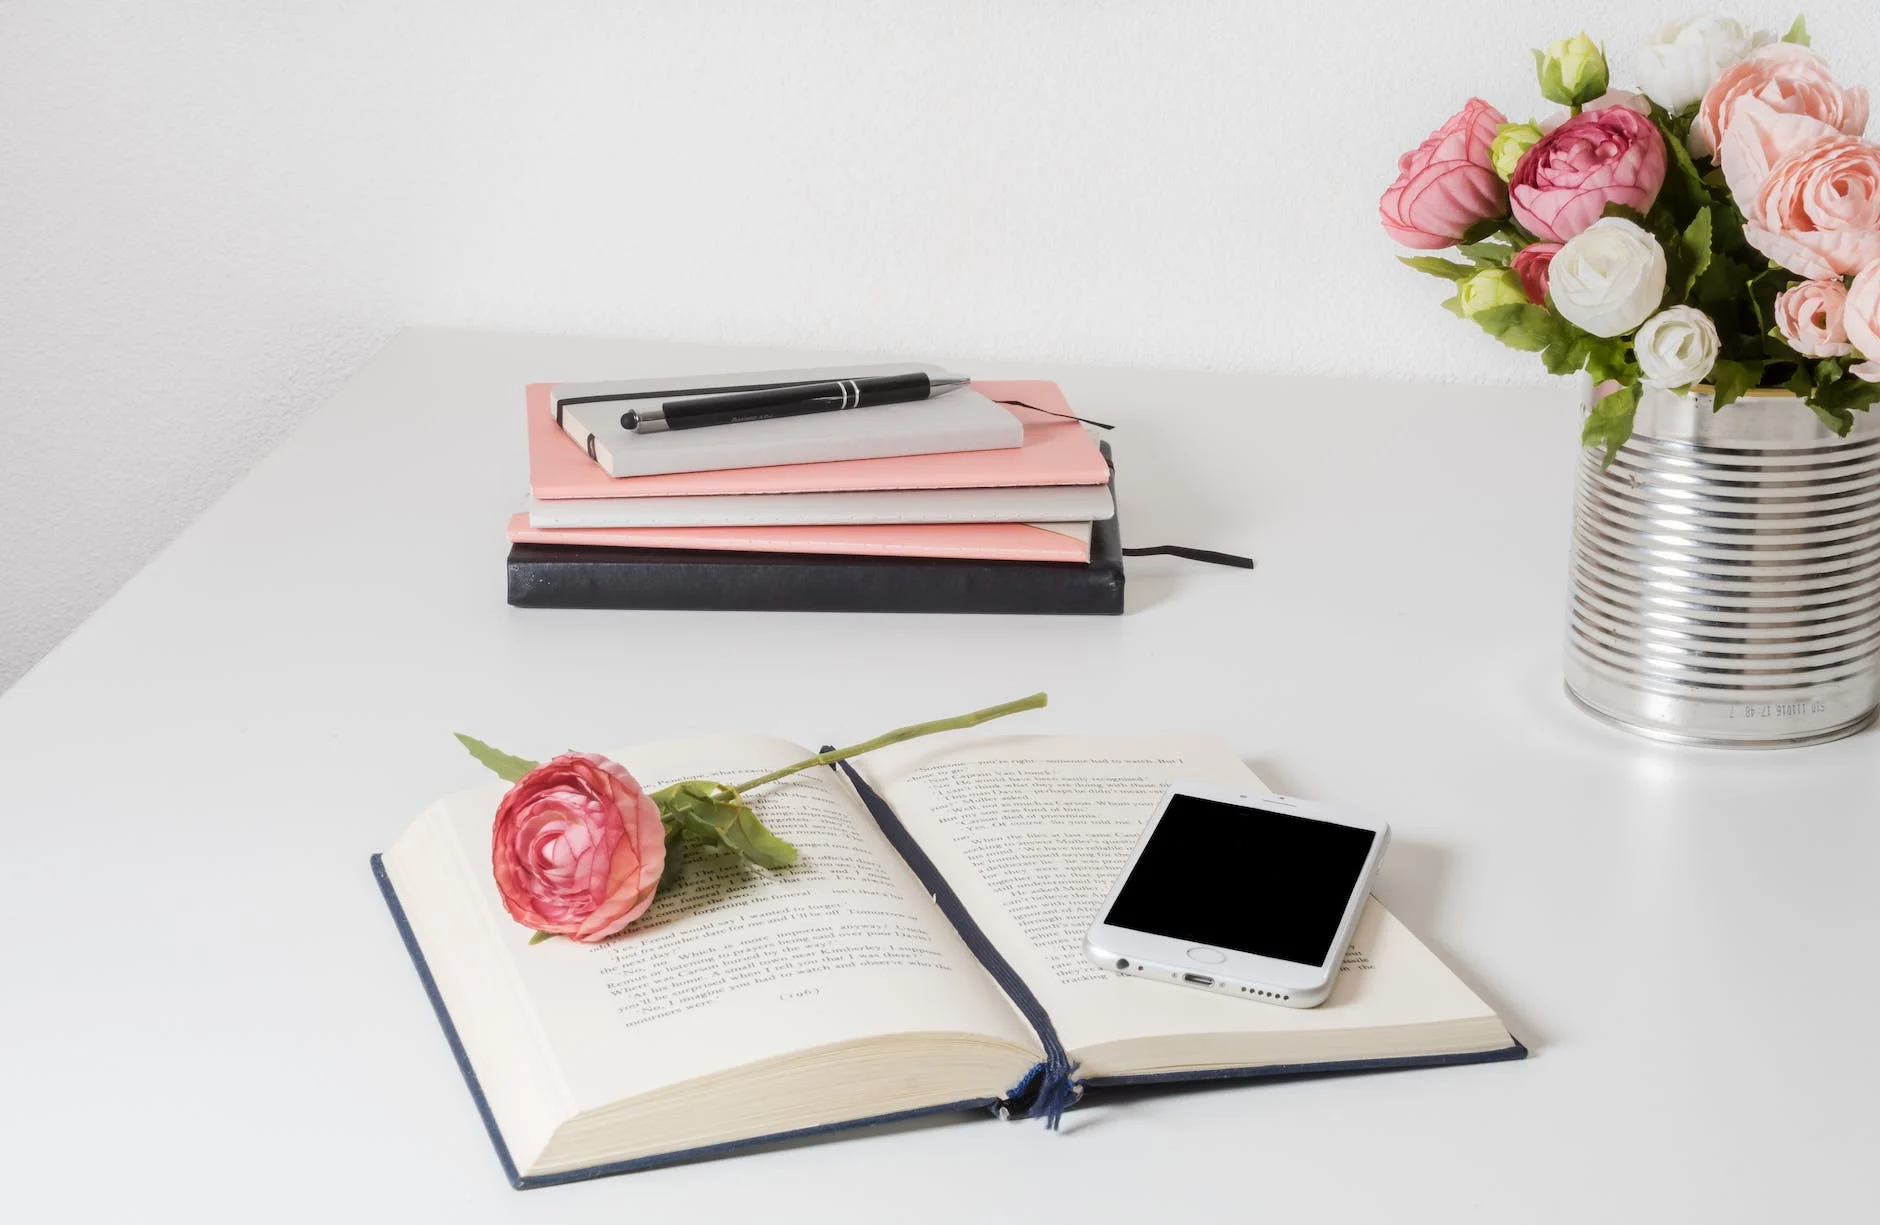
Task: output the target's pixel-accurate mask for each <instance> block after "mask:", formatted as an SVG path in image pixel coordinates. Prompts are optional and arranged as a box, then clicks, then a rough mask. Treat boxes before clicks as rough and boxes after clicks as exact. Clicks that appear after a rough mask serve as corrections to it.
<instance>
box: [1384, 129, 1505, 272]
mask: <svg viewBox="0 0 1880 1225" xmlns="http://www.w3.org/2000/svg"><path fill="white" fill-rule="evenodd" d="M1506 122H1508V120H1507V117H1506V116H1504V115H1503V114H1502V113H1501V112H1500V111H1498V110H1496V109H1495V108H1494V107H1492V106H1490V105H1489V104H1488V103H1486V102H1484V101H1482V100H1481V99H1480V98H1471V99H1469V101H1468V104H1467V105H1465V106H1464V107H1463V108H1462V109H1461V110H1459V111H1457V112H1456V113H1455V114H1454V115H1452V116H1450V119H1449V122H1447V123H1445V124H1444V125H1443V126H1442V127H1440V128H1438V129H1436V131H1434V132H1432V133H1430V136H1429V139H1427V140H1425V141H1424V142H1423V143H1422V144H1420V145H1418V146H1417V147H1416V148H1414V149H1412V150H1411V151H1410V152H1408V153H1406V154H1404V155H1403V156H1402V157H1401V158H1399V159H1398V160H1397V178H1396V181H1395V182H1393V183H1392V184H1391V185H1390V186H1389V187H1388V188H1386V189H1385V191H1384V198H1383V199H1382V200H1380V201H1378V206H1377V211H1378V215H1379V216H1380V217H1381V218H1382V220H1383V222H1384V229H1385V230H1386V231H1388V232H1389V234H1390V236H1391V237H1392V238H1395V239H1396V240H1397V241H1398V242H1400V243H1402V244H1404V245H1405V246H1406V247H1420V248H1423V249H1425V250H1432V251H1433V250H1437V249H1439V248H1442V247H1448V246H1454V245H1455V244H1456V242H1457V241H1459V240H1460V239H1461V238H1462V236H1463V234H1465V233H1466V232H1467V231H1468V229H1469V227H1470V226H1472V225H1474V224H1475V223H1476V222H1478V221H1483V220H1487V219H1488V218H1491V217H1502V216H1506V215H1507V212H1508V194H1507V189H1506V188H1505V187H1504V186H1503V185H1502V181H1501V176H1499V175H1497V174H1496V173H1495V168H1494V166H1493V164H1491V163H1490V161H1489V158H1488V147H1489V145H1491V144H1492V143H1494V140H1495V129H1496V128H1498V127H1500V126H1501V125H1502V124H1504V123H1506Z"/></svg>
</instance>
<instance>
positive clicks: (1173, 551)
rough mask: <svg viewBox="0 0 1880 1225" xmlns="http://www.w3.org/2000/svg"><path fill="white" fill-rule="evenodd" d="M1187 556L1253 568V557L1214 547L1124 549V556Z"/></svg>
mask: <svg viewBox="0 0 1880 1225" xmlns="http://www.w3.org/2000/svg"><path fill="white" fill-rule="evenodd" d="M1158 555H1162V556H1168V557H1185V558H1187V559H1188V560H1189V561H1201V562H1207V563H1208V564H1209V565H1211V566H1232V567H1234V568H1235V569H1236V570H1251V569H1253V565H1254V562H1253V558H1251V557H1242V556H1240V554H1238V553H1216V552H1215V551H1214V550H1213V549H1191V548H1189V547H1188V546H1187V545H1182V544H1157V545H1150V546H1149V547H1147V548H1142V549H1124V550H1123V556H1124V557H1155V556H1158Z"/></svg>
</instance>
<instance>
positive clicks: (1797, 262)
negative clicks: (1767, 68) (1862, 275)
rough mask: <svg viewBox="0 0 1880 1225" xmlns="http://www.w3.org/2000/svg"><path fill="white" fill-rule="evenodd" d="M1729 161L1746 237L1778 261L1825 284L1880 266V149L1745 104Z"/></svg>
mask: <svg viewBox="0 0 1880 1225" xmlns="http://www.w3.org/2000/svg"><path fill="white" fill-rule="evenodd" d="M1723 159H1724V164H1725V170H1724V177H1725V180H1726V181H1727V182H1728V183H1729V185H1730V189H1731V193H1732V194H1733V195H1736V200H1737V205H1738V206H1739V207H1740V208H1741V209H1742V210H1743V237H1744V238H1746V239H1747V240H1748V241H1749V244H1750V246H1752V247H1755V248H1756V249H1757V250H1758V251H1761V252H1762V253H1763V254H1764V255H1767V256H1768V257H1769V258H1770V259H1772V260H1774V261H1775V262H1776V263H1778V264H1781V265H1782V266H1783V267H1784V268H1787V269H1788V270H1789V271H1790V272H1793V273H1795V274H1797V275H1798V276H1805V277H1809V278H1811V279H1815V280H1821V279H1824V278H1828V277H1841V276H1852V275H1853V274H1855V273H1857V272H1859V271H1861V270H1862V269H1863V268H1865V267H1867V266H1868V265H1869V264H1871V263H1873V262H1874V261H1875V260H1880V148H1875V147H1874V146H1873V145H1870V144H1868V143H1867V142H1865V141H1863V140H1859V139H1857V138H1855V137H1852V136H1844V135H1842V134H1841V133H1840V132H1838V131H1836V130H1835V129H1833V128H1831V127H1829V126H1828V125H1827V124H1824V123H1821V122H1820V121H1818V120H1814V119H1809V118H1807V117H1805V116H1801V115H1789V114H1777V113H1776V112H1773V111H1771V110H1769V109H1768V108H1767V107H1764V106H1761V105H1760V104H1757V103H1746V104H1745V105H1744V106H1743V107H1742V108H1741V110H1740V111H1739V114H1738V117H1737V120H1736V124H1735V126H1733V127H1732V128H1731V129H1730V131H1729V132H1728V133H1727V134H1726V135H1725V136H1724V138H1723ZM1765 164H1766V165H1767V171H1766V172H1765V171H1764V169H1763V167H1764V166H1765ZM1739 192H1740V193H1741V194H1738V193H1739Z"/></svg>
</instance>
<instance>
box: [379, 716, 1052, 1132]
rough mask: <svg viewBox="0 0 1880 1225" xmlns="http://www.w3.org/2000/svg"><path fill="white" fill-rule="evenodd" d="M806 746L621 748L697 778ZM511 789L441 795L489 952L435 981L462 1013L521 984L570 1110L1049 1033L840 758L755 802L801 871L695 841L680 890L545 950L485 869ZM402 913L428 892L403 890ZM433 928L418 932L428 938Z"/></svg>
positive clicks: (665, 775) (678, 775)
mask: <svg viewBox="0 0 1880 1225" xmlns="http://www.w3.org/2000/svg"><path fill="white" fill-rule="evenodd" d="M809 755H810V754H809V752H808V751H807V750H804V749H802V748H799V747H798V746H795V745H790V744H785V743H782V742H779V741H770V740H761V739H754V738H738V737H714V738H711V739H707V740H694V741H679V742H672V743H667V744H659V745H652V746H646V747H642V748H638V749H632V750H628V751H626V752H623V753H620V754H618V755H616V756H615V757H614V759H615V760H616V761H619V762H620V763H621V764H622V765H625V766H626V767H627V768H628V769H629V770H630V771H632V772H633V773H634V775H635V777H636V778H637V779H638V780H639V781H640V783H641V784H642V786H644V787H645V788H646V789H647V790H648V791H652V790H656V789H658V788H660V787H663V786H665V785H667V784H669V783H673V782H679V781H683V780H686V779H695V778H703V779H711V780H714V781H718V782H732V783H735V782H740V781H743V780H744V779H748V778H752V777H755V776H757V775H759V774H763V773H765V772H767V771H769V770H772V769H774V768H776V767H779V766H782V765H786V764H789V763H790V762H792V761H795V760H800V759H801V758H803V757H806V756H809ZM503 792H504V787H503V786H502V785H501V784H497V785H494V786H491V787H486V788H480V789H478V790H477V791H474V792H468V793H463V794H462V795H460V796H456V797H452V798H451V799H450V800H449V801H447V802H446V803H445V805H444V808H443V815H442V819H443V820H444V821H445V822H446V824H447V827H448V829H447V833H448V836H447V837H445V838H443V839H441V840H440V841H441V842H442V844H443V845H444V846H445V847H446V851H444V852H442V853H444V854H448V855H450V856H452V857H454V859H455V868H454V872H453V876H454V877H455V878H456V879H458V880H460V881H462V882H463V886H462V888H463V891H464V893H465V897H466V901H465V906H466V909H467V910H468V912H469V918H470V919H471V920H472V921H473V922H474V924H475V926H476V928H477V929H479V931H480V935H481V939H482V941H483V944H484V947H485V948H486V949H488V950H490V951H491V953H492V955H491V956H487V957H485V958H484V959H483V960H482V961H479V962H478V963H477V964H478V965H479V966H482V967H483V968H484V976H486V977H487V979H488V981H487V983H485V984H484V985H483V986H481V987H478V986H475V985H473V984H462V983H453V984H441V985H444V986H445V987H446V991H445V994H446V1000H447V1002H448V1003H450V1004H451V1005H452V1007H453V1011H454V1010H455V1008H456V1007H457V1003H458V1001H456V1000H452V999H450V995H451V993H452V989H453V988H454V989H455V990H456V992H457V993H458V994H459V995H462V994H464V993H465V992H470V991H476V990H493V991H511V992H515V993H518V994H519V995H520V996H521V998H523V999H525V1000H526V1001H527V1002H528V1004H529V1006H530V1009H531V1010H532V1012H533V1014H534V1021H535V1024H536V1025H537V1027H538V1028H539V1030H540V1034H541V1038H542V1041H543V1043H544V1044H545V1045H546V1047H547V1049H549V1050H550V1051H551V1052H552V1053H553V1056H554V1059H555V1061H556V1062H557V1063H558V1064H559V1066H560V1067H561V1068H562V1070H563V1077H564V1080H565V1082H566V1088H567V1095H568V1100H569V1102H570V1104H571V1105H572V1107H573V1109H574V1110H577V1111H579V1110H588V1109H593V1108H597V1107H600V1106H603V1105H607V1104H609V1103H612V1102H616V1101H619V1100H622V1099H625V1098H629V1097H633V1096H636V1095H639V1094H643V1093H647V1092H650V1091H653V1090H655V1089H659V1088H663V1087H666V1086H670V1085H674V1084H679V1083H682V1082H685V1081H688V1080H691V1079H694V1078H697V1077H700V1076H707V1075H712V1074H715V1073H721V1072H725V1071H727V1070H730V1069H733V1068H737V1067H740V1066H742V1065H744V1064H748V1063H754V1062H757V1061H760V1060H764V1059H768V1058H771V1057H774V1056H778V1055H783V1054H788V1053H791V1052H796V1051H802V1050H807V1049H811V1048H814V1047H820V1046H825V1045H828V1044H831V1043H838V1042H845V1041H851V1040H855V1039H861V1038H869V1037H877V1036H881V1035H885V1034H900V1033H939V1032H946V1033H971V1034H984V1035H989V1036H992V1037H994V1038H997V1039H1001V1040H1008V1041H1010V1042H1011V1043H1012V1044H1014V1045H1015V1046H1020V1047H1023V1048H1024V1049H1025V1050H1028V1051H1029V1050H1036V1048H1037V1040H1036V1037H1035V1035H1033V1033H1032V1032H1031V1030H1030V1028H1029V1027H1028V1026H1027V1025H1026V1024H1025V1023H1024V1021H1023V1019H1022V1018H1021V1017H1019V1016H1018V1015H1017V1013H1016V1012H1015V1011H1014V1010H1013V1008H1012V1007H1011V1005H1010V1003H1009V1002H1008V1001H1007V1000H1006V999H1005V997H1004V996H1003V995H1002V994H1001V993H1000V992H999V990H998V989H997V987H995V986H994V985H993V983H992V981H991V979H990V978H989V977H988V976H987V975H986V974H985V972H984V971H983V970H982V969H981V968H980V966H979V963H978V962H977V961H976V960H975V959H974V957H973V955H972V953H971V952H970V951H968V950H967V949H966V947H965V946H964V944H963V943H962V942H961V941H960V939H959V937H958V936H957V935H956V934H955V933H954V931H953V929H952V927H951V926H950V925H949V924H948V923H947V922H946V920H945V918H944V917H943V916H941V915H940V913H939V911H938V909H937V908H936V907H935V906H934V904H933V901H932V899H930V898H929V897H928V896H927V895H926V893H925V891H924V890H923V889H922V888H921V886H920V884H919V882H918V881H917V880H916V879H915V878H914V876H913V874H912V872H911V871H909V870H908V868H907V867H906V865H905V864H903V863H902V862H901V860H900V858H899V857H898V856H897V855H896V854H895V853H894V851H893V849H892V848H891V847H889V846H888V844H887V843H886V841H885V839H883V837H882V835H881V833H880V831H879V830H878V829H877V828H876V826H875V824H874V822H873V821H872V820H871V819H870V818H869V816H868V814H867V813H866V811H864V810H863V809H862V808H861V806H860V804H859V803H858V802H857V801H856V799H855V796H854V794H853V792H852V791H851V790H850V788H849V787H848V785H847V783H846V781H844V780H842V779H839V778H838V777H836V776H835V775H834V774H833V773H832V772H831V771H829V770H828V769H826V768H824V769H818V770H812V771H805V772H804V773H802V774H798V775H794V776H792V777H790V778H788V779H785V780H783V781H782V782H780V783H776V784H772V785H770V786H767V787H765V788H763V789H762V790H760V791H758V792H756V793H755V794H753V795H752V797H751V801H752V806H753V808H754V809H755V810H756V811H757V813H758V815H759V816H760V818H761V819H762V820H763V821H764V823H765V824H766V825H768V826H769V827H770V828H771V829H772V830H773V831H774V832H776V833H777V835H778V836H779V837H782V838H786V839H788V840H789V841H791V842H793V843H794V844H795V845H796V847H797V850H798V852H799V855H800V859H799V862H798V864H797V865H796V866H795V867H793V868H790V869H787V870H781V871H775V872H770V871H765V870H763V869H760V868H756V867H752V866H750V865H748V864H746V863H744V862H743V861H742V860H740V859H737V858H736V857H734V856H731V855H729V854H722V853H720V854H700V855H696V856H695V857H693V858H692V859H690V860H689V861H688V863H687V867H686V872H685V876H684V879H683V882H682V883H681V884H680V885H679V886H678V887H676V888H673V889H670V890H669V891H666V890H663V891H662V892H661V894H660V895H659V897H658V899H657V900H656V901H655V902H654V904H653V906H652V908H651V909H649V910H648V911H647V913H646V914H645V915H643V916H642V917H641V918H640V919H639V920H637V921H636V922H635V923H634V924H633V925H632V926H631V927H629V928H628V929H627V930H626V931H625V932H624V933H622V934H621V935H619V936H616V937H613V938H612V939H610V940H608V941H606V942H604V943H601V944H593V945H588V944H578V943H575V942H573V941H570V940H566V939H559V938H558V939H553V940H548V941H545V942H543V943H541V944H537V945H533V946H532V945H530V944H529V937H530V934H531V933H530V932H529V931H528V929H526V928H524V927H522V926H521V925H519V924H517V923H516V922H515V921H514V920H513V919H511V918H510V917H509V915H508V913H507V912H506V911H505V910H504V909H503V907H502V903H501V899H500V897H499V895H498V894H497V891H496V887H495V884H494V881H493V880H492V878H491V874H490V867H489V856H490V848H489V843H490V823H491V818H492V816H493V814H494V812H495V809H496V805H497V803H498V801H499V800H500V799H501V797H502V795H503ZM388 858H389V857H388ZM396 879H397V878H395V880H396ZM427 900H428V899H427ZM407 909H408V910H414V909H416V907H414V906H413V905H412V904H411V902H410V901H409V900H408V902H407ZM414 926H416V921H415V917H414ZM434 926H435V925H434ZM437 938H438V937H437V936H436V935H435V934H434V933H427V932H423V931H421V932H420V941H421V943H425V942H428V941H431V940H434V939H437ZM427 947H428V946H427ZM471 1058H472V1063H473V1064H475V1063H477V1062H478V1052H476V1051H474V1050H472V1051H471Z"/></svg>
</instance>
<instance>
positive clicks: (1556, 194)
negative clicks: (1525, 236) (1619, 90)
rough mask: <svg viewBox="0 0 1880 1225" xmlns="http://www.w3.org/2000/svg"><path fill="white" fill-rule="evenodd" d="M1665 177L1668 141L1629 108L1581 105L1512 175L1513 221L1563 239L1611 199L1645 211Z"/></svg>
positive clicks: (1556, 239)
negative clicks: (1584, 108) (1589, 108)
mask: <svg viewBox="0 0 1880 1225" xmlns="http://www.w3.org/2000/svg"><path fill="white" fill-rule="evenodd" d="M1664 182H1665V140H1664V137H1663V136H1660V135H1659V134H1658V127H1657V125H1656V124H1654V123H1653V122H1652V121H1651V118H1650V117H1649V116H1646V115H1641V114H1639V113H1638V112H1637V111H1635V110H1633V109H1632V108H1631V107H1629V106H1608V107H1604V108H1602V109H1600V110H1596V111H1582V112H1580V113H1579V114H1578V115H1575V116H1574V117H1573V118H1571V119H1569V120H1567V121H1566V122H1565V123H1563V124H1561V125H1560V126H1559V127H1557V128H1555V129H1554V130H1553V131H1551V132H1549V133H1548V134H1547V135H1546V136H1543V137H1542V138H1541V139H1540V140H1539V141H1538V142H1536V143H1535V145H1534V147H1533V148H1531V149H1529V150H1528V151H1527V152H1526V153H1525V154H1523V155H1522V157H1521V161H1520V163H1519V164H1518V165H1516V166H1515V168H1514V177H1513V178H1512V179H1510V180H1508V203H1509V205H1510V207H1511V208H1513V210H1514V219H1515V220H1516V221H1518V222H1520V223H1521V224H1522V226H1523V227H1525V228H1526V230H1527V231H1528V233H1530V234H1532V235H1534V237H1536V238H1540V239H1545V240H1547V241H1549V242H1565V241H1567V239H1569V238H1572V237H1573V236H1574V235H1575V234H1578V233H1579V232H1580V231H1581V230H1584V229H1585V228H1586V227H1587V226H1589V225H1592V224H1593V223H1594V222H1595V221H1598V220H1599V218H1600V216H1601V214H1602V213H1603V212H1604V211H1605V208H1606V206H1607V205H1608V204H1624V205H1626V206H1628V207H1630V208H1635V209H1637V210H1638V211H1639V212H1641V213H1643V212H1645V211H1647V210H1648V209H1650V208H1651V206H1652V203H1653V201H1655V200H1657V199H1658V189H1659V188H1660V187H1663V186H1664Z"/></svg>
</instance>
